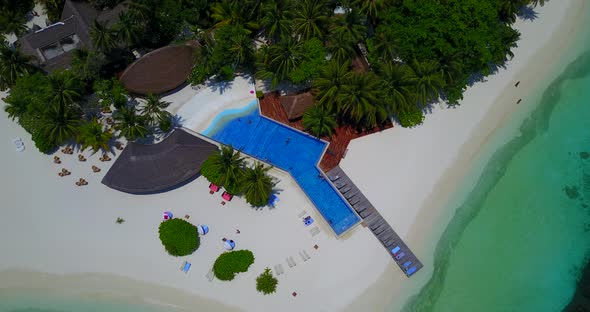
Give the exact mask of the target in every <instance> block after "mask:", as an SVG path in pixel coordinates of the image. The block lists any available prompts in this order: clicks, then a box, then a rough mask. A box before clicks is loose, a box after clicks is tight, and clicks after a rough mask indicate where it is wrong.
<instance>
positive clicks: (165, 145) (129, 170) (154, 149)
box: [102, 129, 217, 194]
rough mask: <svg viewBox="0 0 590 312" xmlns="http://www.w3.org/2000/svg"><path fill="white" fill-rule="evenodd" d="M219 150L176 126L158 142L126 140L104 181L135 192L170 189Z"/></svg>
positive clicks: (186, 180) (197, 169) (196, 173)
mask: <svg viewBox="0 0 590 312" xmlns="http://www.w3.org/2000/svg"><path fill="white" fill-rule="evenodd" d="M216 151H217V146H216V145H214V144H212V143H209V142H207V141H205V140H203V139H200V138H198V137H196V136H194V135H192V134H189V133H187V132H185V131H183V130H181V129H176V130H174V132H173V133H172V134H170V135H169V136H168V137H167V138H166V139H164V140H163V141H162V142H160V143H157V144H149V145H145V144H139V143H129V144H127V146H126V147H125V149H124V150H123V152H122V153H121V155H120V156H119V158H117V160H116V161H115V163H114V164H113V166H112V167H111V169H109V171H108V172H107V174H106V175H105V176H104V178H103V179H102V184H104V185H106V186H108V187H110V188H112V189H115V190H119V191H122V192H126V193H132V194H149V193H158V192H163V191H167V190H170V189H172V188H174V187H175V186H180V185H182V184H183V183H185V182H188V181H190V180H191V178H194V177H196V176H197V175H198V174H199V171H200V169H201V164H202V163H203V162H204V161H205V159H207V157H209V156H210V155H211V154H213V153H214V152H216Z"/></svg>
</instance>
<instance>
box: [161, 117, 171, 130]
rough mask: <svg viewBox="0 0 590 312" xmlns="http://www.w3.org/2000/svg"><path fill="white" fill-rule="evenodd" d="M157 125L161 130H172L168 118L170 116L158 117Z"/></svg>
mask: <svg viewBox="0 0 590 312" xmlns="http://www.w3.org/2000/svg"><path fill="white" fill-rule="evenodd" d="M158 127H159V128H160V130H162V131H163V132H170V131H172V120H170V117H168V116H164V117H162V118H160V119H158Z"/></svg>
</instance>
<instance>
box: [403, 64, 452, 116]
mask: <svg viewBox="0 0 590 312" xmlns="http://www.w3.org/2000/svg"><path fill="white" fill-rule="evenodd" d="M410 68H411V69H412V70H413V71H414V77H412V79H411V81H412V84H413V88H414V93H415V95H416V100H417V101H418V104H420V105H421V106H426V105H427V104H428V102H430V101H434V100H436V99H438V97H439V96H440V93H441V92H442V89H443V88H444V86H445V80H444V78H443V75H442V72H441V71H440V68H439V64H438V63H437V62H436V61H424V62H418V61H416V60H414V61H412V62H411V63H410Z"/></svg>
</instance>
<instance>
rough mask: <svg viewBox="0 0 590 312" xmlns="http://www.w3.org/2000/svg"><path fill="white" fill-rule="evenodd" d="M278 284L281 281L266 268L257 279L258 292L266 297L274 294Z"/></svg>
mask: <svg viewBox="0 0 590 312" xmlns="http://www.w3.org/2000/svg"><path fill="white" fill-rule="evenodd" d="M278 283H279V280H277V279H276V278H275V277H274V276H272V273H271V272H270V269H269V268H266V269H264V273H262V274H260V275H259V276H258V277H257V278H256V290H258V292H261V293H263V294H265V295H268V294H272V293H274V292H275V291H276V290H277V284H278Z"/></svg>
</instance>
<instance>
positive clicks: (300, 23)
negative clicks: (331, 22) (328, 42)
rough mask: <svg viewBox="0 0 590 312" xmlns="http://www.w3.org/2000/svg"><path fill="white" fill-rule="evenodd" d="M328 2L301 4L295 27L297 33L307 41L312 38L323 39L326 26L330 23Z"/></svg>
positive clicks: (323, 0) (305, 1)
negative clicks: (327, 9)
mask: <svg viewBox="0 0 590 312" xmlns="http://www.w3.org/2000/svg"><path fill="white" fill-rule="evenodd" d="M327 7H328V5H327V3H326V0H304V1H302V2H300V5H299V8H298V9H297V13H296V14H295V18H294V19H293V26H294V30H295V33H297V34H299V35H301V37H302V38H303V39H305V40H307V39H310V38H312V37H318V38H320V39H321V38H323V37H324V33H325V29H324V27H325V25H326V24H327V22H328V15H327V12H326V8H327Z"/></svg>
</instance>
